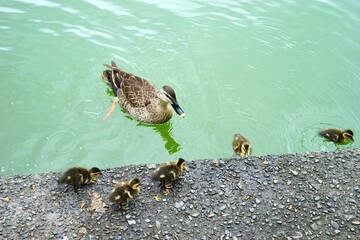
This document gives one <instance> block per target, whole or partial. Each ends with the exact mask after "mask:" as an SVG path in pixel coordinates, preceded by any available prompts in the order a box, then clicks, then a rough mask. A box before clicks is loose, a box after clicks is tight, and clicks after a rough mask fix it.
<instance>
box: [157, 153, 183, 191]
mask: <svg viewBox="0 0 360 240" xmlns="http://www.w3.org/2000/svg"><path fill="white" fill-rule="evenodd" d="M184 167H185V160H184V159H182V158H179V159H178V160H177V161H176V162H167V163H164V164H162V165H161V166H160V167H158V168H157V169H156V170H155V172H154V173H153V175H152V180H154V181H160V182H161V185H162V186H163V187H164V192H165V193H169V192H170V188H172V182H173V181H175V180H176V179H177V178H178V177H179V176H180V175H181V173H182V170H183V169H184Z"/></svg>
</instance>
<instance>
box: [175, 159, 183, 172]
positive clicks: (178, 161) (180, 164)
mask: <svg viewBox="0 0 360 240" xmlns="http://www.w3.org/2000/svg"><path fill="white" fill-rule="evenodd" d="M176 166H177V167H178V168H180V169H181V170H183V169H184V167H185V160H184V159H183V158H179V159H178V160H177V161H176Z"/></svg>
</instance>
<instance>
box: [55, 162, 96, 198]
mask: <svg viewBox="0 0 360 240" xmlns="http://www.w3.org/2000/svg"><path fill="white" fill-rule="evenodd" d="M101 175H102V173H101V171H100V169H99V168H97V167H93V168H91V169H89V170H87V169H86V168H82V167H73V168H70V169H69V170H67V171H66V172H65V173H64V174H63V175H62V177H61V178H60V179H59V183H66V184H68V185H72V186H73V187H74V190H75V192H76V193H79V188H80V186H82V185H85V184H90V183H95V182H96V180H95V178H96V177H99V176H101Z"/></svg>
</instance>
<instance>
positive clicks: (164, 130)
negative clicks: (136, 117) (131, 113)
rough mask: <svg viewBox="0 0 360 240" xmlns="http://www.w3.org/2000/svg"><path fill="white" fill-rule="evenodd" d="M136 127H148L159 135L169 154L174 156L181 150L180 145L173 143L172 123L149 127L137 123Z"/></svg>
mask: <svg viewBox="0 0 360 240" xmlns="http://www.w3.org/2000/svg"><path fill="white" fill-rule="evenodd" d="M138 126H143V127H150V128H152V129H153V130H154V131H155V132H157V133H159V134H160V136H161V137H162V139H163V140H164V142H165V149H166V150H167V151H168V152H169V154H174V153H176V152H178V151H179V150H180V149H181V145H180V144H179V143H177V142H176V141H175V139H174V138H173V137H172V123H171V122H167V123H163V124H156V125H149V124H143V123H139V124H138Z"/></svg>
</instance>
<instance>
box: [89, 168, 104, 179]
mask: <svg viewBox="0 0 360 240" xmlns="http://www.w3.org/2000/svg"><path fill="white" fill-rule="evenodd" d="M89 173H90V177H91V178H96V177H99V176H101V175H102V172H101V170H100V169H99V168H97V167H93V168H90V170H89Z"/></svg>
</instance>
